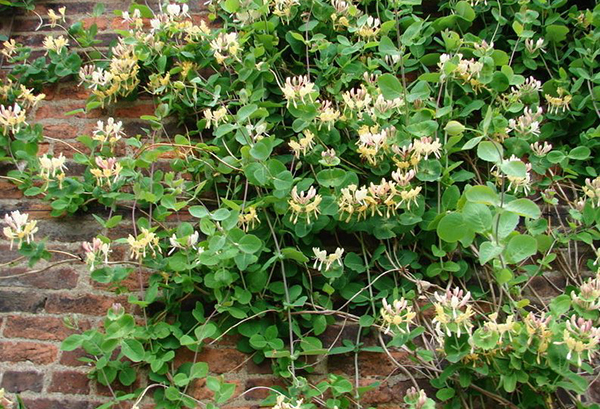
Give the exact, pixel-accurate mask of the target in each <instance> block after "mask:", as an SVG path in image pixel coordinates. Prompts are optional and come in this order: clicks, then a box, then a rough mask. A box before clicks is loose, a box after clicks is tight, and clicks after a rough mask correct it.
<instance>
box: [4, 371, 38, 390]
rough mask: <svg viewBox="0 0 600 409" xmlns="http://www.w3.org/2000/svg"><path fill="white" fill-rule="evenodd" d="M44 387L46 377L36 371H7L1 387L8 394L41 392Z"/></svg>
mask: <svg viewBox="0 0 600 409" xmlns="http://www.w3.org/2000/svg"><path fill="white" fill-rule="evenodd" d="M43 386H44V375H43V374H42V373H40V372H35V371H24V372H20V371H6V372H4V376H3V377H2V384H1V385H0V387H2V388H4V389H5V390H6V391H7V392H11V393H21V392H41V391H42V387H43Z"/></svg>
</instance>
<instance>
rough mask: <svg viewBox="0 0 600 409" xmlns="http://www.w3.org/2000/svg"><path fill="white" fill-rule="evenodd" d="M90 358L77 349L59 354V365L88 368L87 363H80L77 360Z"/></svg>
mask: <svg viewBox="0 0 600 409" xmlns="http://www.w3.org/2000/svg"><path fill="white" fill-rule="evenodd" d="M84 357H85V358H91V356H90V355H88V354H87V353H86V352H85V351H84V350H83V349H81V348H77V349H76V350H74V351H62V352H61V354H60V361H59V362H60V364H61V365H65V366H89V365H90V364H89V363H87V362H81V361H80V360H79V358H84Z"/></svg>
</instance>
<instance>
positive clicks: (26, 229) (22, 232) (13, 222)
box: [2, 210, 38, 250]
mask: <svg viewBox="0 0 600 409" xmlns="http://www.w3.org/2000/svg"><path fill="white" fill-rule="evenodd" d="M4 222H5V223H6V224H7V225H8V226H6V227H5V228H4V229H3V230H2V232H3V233H4V236H6V238H7V239H9V240H10V248H11V250H12V248H13V244H14V242H15V241H18V245H17V246H18V247H19V248H21V246H22V245H23V241H25V242H27V244H29V243H31V242H32V241H33V239H34V237H33V235H34V234H35V233H37V231H38V228H37V221H36V220H29V215H28V214H27V213H21V212H19V211H18V210H15V211H14V212H11V213H10V215H9V214H8V213H7V214H5V215H4Z"/></svg>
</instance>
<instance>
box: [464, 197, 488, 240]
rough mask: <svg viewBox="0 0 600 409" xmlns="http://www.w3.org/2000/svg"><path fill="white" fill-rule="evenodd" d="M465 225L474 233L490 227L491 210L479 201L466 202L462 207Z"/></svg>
mask: <svg viewBox="0 0 600 409" xmlns="http://www.w3.org/2000/svg"><path fill="white" fill-rule="evenodd" d="M462 215H463V218H464V221H465V222H466V224H467V226H468V227H469V228H470V229H471V230H473V231H474V232H475V233H483V232H484V231H488V230H491V229H492V212H490V209H489V208H488V207H487V206H486V205H484V204H481V203H467V204H466V205H465V207H463V209H462Z"/></svg>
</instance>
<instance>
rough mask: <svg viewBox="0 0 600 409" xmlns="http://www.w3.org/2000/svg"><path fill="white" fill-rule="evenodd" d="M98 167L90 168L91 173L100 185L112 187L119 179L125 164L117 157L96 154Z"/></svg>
mask: <svg viewBox="0 0 600 409" xmlns="http://www.w3.org/2000/svg"><path fill="white" fill-rule="evenodd" d="M95 160H96V165H97V166H98V167H97V168H93V169H90V173H91V174H92V175H93V176H94V177H95V178H96V182H97V183H98V185H99V186H108V187H110V186H111V185H112V184H113V183H115V182H116V181H117V180H118V179H119V175H120V173H121V171H122V170H123V166H121V164H120V163H119V162H118V161H117V158H108V159H102V158H101V157H100V156H96V159H95Z"/></svg>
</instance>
